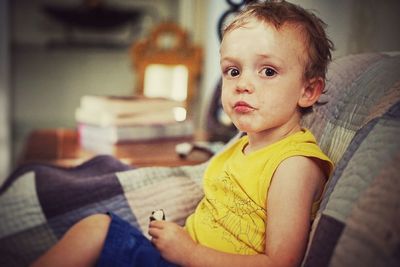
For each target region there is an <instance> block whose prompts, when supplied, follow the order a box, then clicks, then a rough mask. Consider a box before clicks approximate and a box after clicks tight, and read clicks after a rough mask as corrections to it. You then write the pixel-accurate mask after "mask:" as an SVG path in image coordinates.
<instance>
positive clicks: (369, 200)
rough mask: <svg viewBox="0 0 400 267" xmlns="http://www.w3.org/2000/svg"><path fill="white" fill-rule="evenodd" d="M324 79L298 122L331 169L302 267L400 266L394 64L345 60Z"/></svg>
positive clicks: (399, 90) (378, 57)
mask: <svg viewBox="0 0 400 267" xmlns="http://www.w3.org/2000/svg"><path fill="white" fill-rule="evenodd" d="M328 77H329V79H330V80H329V83H328V96H327V97H328V101H329V102H328V104H326V105H325V106H321V107H319V108H318V109H317V110H316V112H315V114H313V115H312V116H311V117H309V118H306V120H305V121H306V123H309V127H310V128H311V129H313V131H314V132H315V134H316V135H317V138H318V139H319V140H320V143H321V146H322V147H323V149H324V150H325V151H326V152H327V153H328V154H329V155H330V156H331V157H332V158H333V159H334V161H335V162H337V166H336V170H335V172H334V174H333V177H331V179H330V181H329V182H328V184H327V187H326V191H325V193H324V197H323V201H322V203H321V207H320V210H319V212H318V215H317V218H316V220H315V221H314V224H313V228H312V232H311V237H310V242H309V247H308V250H307V254H306V257H305V259H304V262H303V266H400V179H399V174H398V172H399V160H400V142H399V136H400V102H399V99H400V57H399V56H394V57H389V56H387V55H382V54H364V55H356V56H348V57H346V58H343V59H340V60H337V61H336V62H335V63H334V65H333V66H332V67H331V69H330V72H329V76H328ZM313 116H314V117H313Z"/></svg>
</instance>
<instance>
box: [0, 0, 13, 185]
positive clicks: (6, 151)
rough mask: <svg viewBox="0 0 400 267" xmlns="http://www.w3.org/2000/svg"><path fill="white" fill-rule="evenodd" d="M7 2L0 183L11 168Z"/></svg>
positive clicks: (1, 53)
mask: <svg viewBox="0 0 400 267" xmlns="http://www.w3.org/2000/svg"><path fill="white" fill-rule="evenodd" d="M7 11H8V1H4V0H3V1H0V183H1V182H2V181H3V180H4V179H5V177H6V176H7V175H8V173H9V171H10V167H11V148H10V112H9V111H10V110H9V109H10V105H9V103H10V89H9V64H10V61H9V58H10V57H9V46H8V34H9V30H8V13H7Z"/></svg>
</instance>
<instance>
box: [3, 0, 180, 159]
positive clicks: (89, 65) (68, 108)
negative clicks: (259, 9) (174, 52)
mask: <svg viewBox="0 0 400 267" xmlns="http://www.w3.org/2000/svg"><path fill="white" fill-rule="evenodd" d="M80 2H82V1H72V0H57V1H44V0H36V1H26V0H14V1H11V3H10V8H11V15H10V19H11V25H12V29H11V32H12V42H13V43H12V62H13V69H12V81H11V82H12V95H13V103H12V105H13V114H12V122H13V130H14V136H13V137H14V140H13V150H14V151H15V158H14V160H17V158H18V156H19V155H20V153H21V150H22V147H23V146H24V141H25V139H26V137H27V135H28V134H29V132H31V131H32V130H34V129H36V128H54V127H68V128H73V127H75V126H76V125H75V120H74V111H75V109H76V107H77V106H78V105H79V99H80V97H81V96H82V95H84V94H115V95H126V94H132V93H133V92H134V84H135V75H134V71H133V69H132V67H131V61H130V57H129V46H128V45H126V40H128V42H134V41H135V40H137V39H138V38H140V37H141V36H143V35H145V34H147V33H148V30H149V29H150V28H151V27H152V26H154V25H155V23H158V22H160V21H163V20H176V19H177V17H178V15H177V10H178V3H179V2H178V0H135V1H123V0H112V1H111V0H108V1H105V2H106V3H109V4H113V5H115V6H116V5H118V6H120V7H122V6H125V7H126V8H132V7H139V8H144V9H146V10H148V13H147V15H146V17H145V19H144V20H143V23H142V24H141V26H142V28H141V29H139V28H138V27H137V28H134V29H133V30H131V32H130V34H131V36H128V37H127V35H126V34H127V33H126V31H129V29H128V30H125V29H123V30H122V31H121V33H112V34H110V35H109V36H111V37H110V39H111V38H113V39H112V40H116V41H117V43H118V41H121V43H122V45H121V46H115V47H113V46H105V45H103V46H95V47H92V46H87V47H73V46H68V45H65V43H64V44H63V43H62V42H61V41H60V40H63V39H62V38H63V36H64V33H65V32H64V31H63V28H62V27H60V26H59V24H57V23H54V21H52V20H51V19H49V18H48V17H46V16H44V15H43V12H42V10H41V8H42V6H43V4H44V3H52V4H55V3H59V4H70V5H72V4H76V5H78V4H80ZM84 35H85V33H79V32H77V33H76V36H78V37H79V36H84ZM86 36H89V34H86ZM95 37H96V36H94V38H95ZM52 40H57V43H56V44H54V42H53V43H52V45H51V46H50V45H49V43H50V41H52ZM89 40H90V39H89Z"/></svg>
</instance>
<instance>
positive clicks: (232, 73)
mask: <svg viewBox="0 0 400 267" xmlns="http://www.w3.org/2000/svg"><path fill="white" fill-rule="evenodd" d="M227 73H228V75H229V76H231V77H236V76H238V75H239V74H240V72H239V70H238V69H234V68H230V69H228V71H227Z"/></svg>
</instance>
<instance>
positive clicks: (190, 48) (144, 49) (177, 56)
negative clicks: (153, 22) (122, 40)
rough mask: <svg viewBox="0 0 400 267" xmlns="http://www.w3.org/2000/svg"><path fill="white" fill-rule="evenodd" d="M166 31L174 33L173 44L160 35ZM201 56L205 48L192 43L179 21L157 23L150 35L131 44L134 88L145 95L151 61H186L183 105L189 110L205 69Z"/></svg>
mask: <svg viewBox="0 0 400 267" xmlns="http://www.w3.org/2000/svg"><path fill="white" fill-rule="evenodd" d="M165 35H171V36H173V37H174V38H175V42H174V44H172V45H171V46H163V45H162V44H161V38H162V36H165ZM202 56H203V55H202V49H201V48H200V47H198V46H196V45H193V44H191V43H190V41H189V38H188V34H187V32H186V31H185V30H183V29H182V28H181V27H179V26H178V25H177V24H175V23H171V22H167V23H161V24H159V25H157V26H156V27H155V28H154V29H153V30H152V32H151V34H150V35H149V37H148V38H145V39H144V40H141V41H138V42H136V43H134V44H133V45H132V47H131V59H132V63H133V67H134V71H135V72H136V81H137V82H136V89H135V91H136V92H137V93H138V94H140V95H143V93H144V92H143V90H144V77H145V70H146V67H147V66H148V65H150V64H163V65H169V66H173V65H184V66H186V67H187V69H188V76H189V77H188V86H187V88H188V92H187V98H186V101H185V103H184V106H185V107H186V109H188V111H189V107H190V106H191V104H192V101H193V97H194V96H195V94H196V91H197V86H198V79H199V77H200V74H201V71H202Z"/></svg>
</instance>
